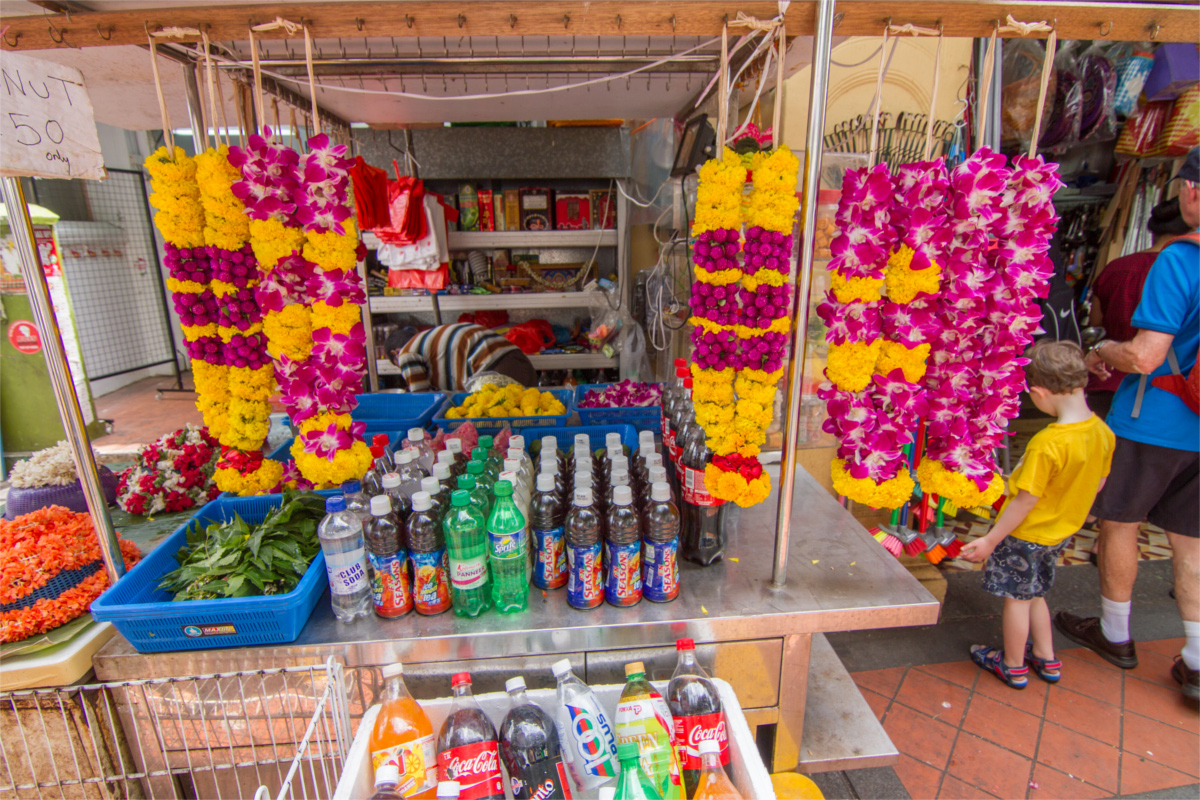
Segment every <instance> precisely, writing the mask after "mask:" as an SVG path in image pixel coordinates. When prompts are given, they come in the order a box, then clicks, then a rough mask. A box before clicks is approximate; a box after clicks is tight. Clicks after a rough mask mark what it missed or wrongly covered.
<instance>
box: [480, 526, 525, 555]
mask: <svg viewBox="0 0 1200 800" xmlns="http://www.w3.org/2000/svg"><path fill="white" fill-rule="evenodd" d="M521 533H522V531H512V532H509V533H497V532H496V531H488V544H489V546H490V548H491V554H492V558H500V559H505V560H507V559H510V558H520V557H521V556H522V555H523V553H524V548H523V547H522V546H521V545H522V544H523V542H522V541H521Z"/></svg>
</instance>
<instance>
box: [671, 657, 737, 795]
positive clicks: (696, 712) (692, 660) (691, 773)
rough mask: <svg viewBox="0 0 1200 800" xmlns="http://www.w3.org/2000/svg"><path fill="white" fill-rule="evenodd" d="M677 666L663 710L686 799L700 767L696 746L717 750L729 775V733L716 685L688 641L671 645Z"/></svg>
mask: <svg viewBox="0 0 1200 800" xmlns="http://www.w3.org/2000/svg"><path fill="white" fill-rule="evenodd" d="M675 650H676V651H677V652H678V653H679V663H678V664H677V665H676V667H675V674H674V675H672V676H671V682H670V683H668V684H667V706H668V707H669V708H670V709H671V719H672V720H673V721H674V723H675V747H676V748H678V753H679V769H680V771H681V772H682V773H683V786H684V790H685V792H686V796H687V797H692V796H694V795H695V793H696V785H697V784H698V783H699V781H700V770H701V767H702V766H703V763H702V762H701V759H700V743H701V742H705V741H711V742H715V743H716V744H717V746H718V747H719V748H720V762H721V766H722V767H724V768H725V772H726V773H727V774H730V775H732V767H730V765H729V733H728V730H727V728H726V725H725V709H724V708H723V707H722V705H721V695H720V694H719V693H718V691H717V685H716V684H715V683H713V682H712V679H711V678H709V677H708V673H707V672H705V671H704V667H702V666H700V664H699V663H697V662H696V644H695V642H694V641H692V640H691V639H680V640H679V641H677V642H675Z"/></svg>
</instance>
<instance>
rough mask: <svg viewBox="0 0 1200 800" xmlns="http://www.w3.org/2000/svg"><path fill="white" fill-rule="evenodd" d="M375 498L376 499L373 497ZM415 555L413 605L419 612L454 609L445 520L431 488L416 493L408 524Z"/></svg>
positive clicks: (438, 612) (440, 611) (411, 546)
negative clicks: (433, 504) (439, 515)
mask: <svg viewBox="0 0 1200 800" xmlns="http://www.w3.org/2000/svg"><path fill="white" fill-rule="evenodd" d="M371 502H374V500H372V501H371ZM406 532H407V535H408V553H409V558H411V559H412V581H413V591H412V594H413V605H414V606H416V609H417V613H418V614H425V615H432V614H441V613H442V612H443V611H448V610H449V609H450V603H451V601H450V576H449V572H450V558H449V556H448V555H447V553H446V541H445V538H444V537H443V535H442V521H441V519H440V518H439V517H438V515H437V510H436V509H435V508H433V507H432V500H431V499H430V497H429V494H428V493H427V492H417V493H416V494H414V495H413V513H412V516H410V517H409V518H408V525H407V526H406Z"/></svg>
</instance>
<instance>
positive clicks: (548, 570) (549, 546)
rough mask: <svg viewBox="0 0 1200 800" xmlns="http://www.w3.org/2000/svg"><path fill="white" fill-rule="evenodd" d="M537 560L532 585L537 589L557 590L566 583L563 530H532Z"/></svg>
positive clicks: (559, 528)
mask: <svg viewBox="0 0 1200 800" xmlns="http://www.w3.org/2000/svg"><path fill="white" fill-rule="evenodd" d="M533 541H534V546H535V547H536V548H537V551H536V552H537V559H536V561H535V562H534V565H533V585H534V586H537V587H538V588H539V589H557V588H558V587H560V586H562V585H564V584H565V583H566V582H567V550H566V545H565V541H564V539H563V529H562V528H561V527H558V528H550V529H549V530H538V529H537V528H534V530H533Z"/></svg>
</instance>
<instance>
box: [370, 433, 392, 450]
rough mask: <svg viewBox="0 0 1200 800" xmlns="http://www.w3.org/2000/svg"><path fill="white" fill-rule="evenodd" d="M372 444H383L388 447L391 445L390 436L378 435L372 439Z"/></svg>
mask: <svg viewBox="0 0 1200 800" xmlns="http://www.w3.org/2000/svg"><path fill="white" fill-rule="evenodd" d="M371 444H381V445H383V446H384V447H387V446H388V444H389V441H388V435H387V434H386V433H377V434H375V435H374V436H372V437H371Z"/></svg>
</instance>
